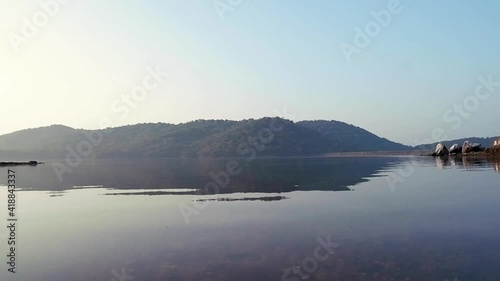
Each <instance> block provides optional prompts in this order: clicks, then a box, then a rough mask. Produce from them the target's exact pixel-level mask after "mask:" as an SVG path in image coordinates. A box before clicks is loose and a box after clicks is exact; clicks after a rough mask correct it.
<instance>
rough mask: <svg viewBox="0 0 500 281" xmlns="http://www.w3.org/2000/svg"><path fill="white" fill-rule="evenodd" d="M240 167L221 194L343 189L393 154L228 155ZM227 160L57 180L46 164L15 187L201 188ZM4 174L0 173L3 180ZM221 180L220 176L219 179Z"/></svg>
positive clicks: (108, 165)
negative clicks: (314, 155)
mask: <svg viewBox="0 0 500 281" xmlns="http://www.w3.org/2000/svg"><path fill="white" fill-rule="evenodd" d="M233 160H235V161H237V162H238V163H239V165H240V167H241V168H242V171H241V173H240V174H239V175H236V176H231V177H230V179H229V183H228V184H227V186H225V187H224V188H223V189H221V193H233V192H289V191H295V190H349V189H348V188H347V187H348V186H352V185H355V184H358V183H360V182H364V181H367V179H366V178H368V177H371V176H374V175H375V174H376V173H378V172H379V171H381V170H383V169H385V168H386V167H388V166H390V165H391V164H392V163H394V162H402V161H403V160H402V159H396V158H380V157H374V158H261V159H255V160H254V161H252V162H250V163H247V162H246V160H245V159H233ZM229 161H230V160H228V159H218V160H213V159H211V160H195V159H188V160H186V159H184V160H180V159H154V160H143V159H141V160H137V161H136V160H99V161H87V162H84V163H82V164H81V165H80V166H78V167H77V168H75V169H73V171H72V172H71V173H69V172H68V173H66V174H64V176H63V181H62V182H60V181H59V180H58V178H57V176H56V174H55V173H54V170H53V168H52V166H51V165H50V163H47V165H42V166H38V167H19V168H16V171H17V175H18V185H19V187H20V188H33V189H38V190H65V189H71V188H73V187H74V186H82V187H85V186H102V187H104V188H116V189H164V188H195V189H201V188H203V187H204V186H205V185H206V184H207V183H209V182H213V181H214V179H213V178H211V177H210V173H211V172H213V174H217V173H219V172H221V171H225V170H226V165H227V163H228V162H229ZM6 174H7V173H1V172H0V180H1V181H2V182H5V181H6V178H3V177H5V175H6ZM221 181H222V183H224V181H225V179H224V178H221Z"/></svg>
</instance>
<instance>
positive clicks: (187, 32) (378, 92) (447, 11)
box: [0, 0, 500, 145]
mask: <svg viewBox="0 0 500 281" xmlns="http://www.w3.org/2000/svg"><path fill="white" fill-rule="evenodd" d="M220 1H221V2H222V3H227V2H228V1H227V0H220ZM19 2H20V1H17V0H5V1H2V3H1V4H0V11H1V12H0V23H1V25H0V34H2V37H1V38H2V41H1V43H0V61H1V62H2V63H1V64H0V96H1V97H2V101H3V102H2V111H4V116H16V115H19V114H22V113H26V112H29V113H32V115H23V116H19V117H16V118H2V120H0V134H3V133H8V132H12V131H15V130H19V129H23V128H28V127H38V126H45V125H50V124H54V123H56V124H65V125H68V126H72V127H77V128H99V126H100V123H101V120H102V119H103V118H108V120H111V121H112V125H113V126H118V125H124V124H134V123H140V122H169V123H179V122H186V121H190V120H193V119H235V120H240V119H244V118H259V117H263V116H271V115H276V112H277V111H282V110H283V108H287V111H288V114H290V115H287V116H285V117H290V118H291V119H293V120H305V119H333V120H339V121H344V122H347V123H351V124H354V125H357V126H360V127H363V128H365V129H367V130H369V131H372V132H374V133H376V134H378V135H380V136H383V137H386V138H389V139H391V140H395V141H398V142H403V143H406V144H411V145H413V144H415V140H423V139H428V138H430V137H431V132H432V131H433V129H435V128H437V127H440V128H442V129H443V130H444V131H445V133H446V135H447V137H448V138H458V137H466V136H472V135H474V136H492V135H498V134H500V130H499V129H498V127H495V126H493V125H491V123H492V120H497V119H496V118H495V117H497V116H498V108H499V105H500V87H499V88H498V90H497V91H496V93H493V94H492V95H491V96H490V97H489V98H487V99H486V100H483V101H480V103H479V104H478V110H476V111H474V112H470V117H467V118H461V119H462V120H461V121H462V124H461V126H455V128H453V126H454V125H456V124H457V122H458V121H456V119H455V121H454V122H446V121H445V120H444V119H443V114H444V113H445V112H446V111H447V110H448V109H450V108H451V109H453V105H454V104H457V103H463V102H464V100H465V99H466V98H467V97H469V96H471V95H473V94H474V90H475V88H476V87H477V85H478V84H479V81H478V77H479V76H484V77H488V75H492V77H493V80H495V81H500V56H498V50H500V37H499V36H498V28H499V27H500V17H499V16H498V11H499V10H500V3H499V2H498V1H476V2H472V1H451V0H450V1H430V0H428V1H424V0H418V1H417V0H413V1H411V0H401V1H400V6H401V7H402V9H403V10H402V12H401V13H399V14H394V15H392V18H391V21H390V23H389V24H388V26H387V27H382V28H381V31H380V32H379V33H378V34H377V35H376V36H375V37H373V38H372V39H371V42H370V44H368V46H367V47H365V48H364V49H362V51H361V54H354V55H353V56H352V57H351V58H352V61H351V62H350V63H348V62H347V60H346V59H345V57H344V55H343V53H342V51H341V49H340V47H339V46H340V44H341V43H342V42H346V43H349V44H353V45H354V42H353V39H354V36H355V31H354V29H355V28H356V27H360V28H362V29H363V28H364V27H365V25H366V24H367V23H369V22H370V21H372V20H373V16H372V15H371V14H370V12H371V11H380V10H382V9H387V5H388V3H389V2H390V1H379V0H377V1H256V0H254V1H250V0H242V2H241V4H240V5H237V6H236V7H234V9H233V10H231V11H228V12H226V13H225V14H224V20H221V19H220V17H219V15H218V13H217V12H216V10H215V8H214V5H213V3H214V1H212V0H193V1H188V0H182V1H180V0H179V1H159V0H158V1H123V0H120V1H119V0H109V1H97V0H95V1H92V0H89V1H80V0H70V1H69V3H67V4H66V5H60V7H59V8H60V9H59V10H58V11H57V12H56V13H55V15H54V16H53V17H50V18H49V22H48V24H47V25H46V26H43V27H41V28H39V30H38V32H36V34H35V36H33V38H28V39H27V41H28V42H27V43H23V44H21V45H19V46H18V49H19V52H18V53H16V52H15V48H14V47H13V46H12V44H11V43H10V41H11V37H12V33H15V34H17V35H20V36H22V28H23V24H24V23H23V18H24V17H26V18H28V19H31V18H32V16H33V15H34V14H36V13H37V12H40V11H43V9H42V8H41V7H40V6H39V4H38V0H37V1H23V2H22V3H19ZM42 2H49V0H42ZM156 65H159V66H160V69H162V70H168V71H169V74H170V76H169V77H168V79H166V80H165V81H164V82H163V83H161V84H160V85H159V87H158V88H156V89H155V90H153V91H152V92H151V93H150V94H149V95H148V97H147V98H146V99H145V100H144V101H141V102H139V103H137V108H133V109H132V108H131V109H130V110H129V112H128V114H126V115H125V114H123V115H122V114H118V112H116V110H114V109H113V105H114V104H115V103H116V102H117V101H120V97H121V95H122V94H130V91H131V89H132V88H134V87H135V86H136V85H140V83H141V81H142V79H143V77H144V76H145V75H147V73H148V72H147V71H146V70H145V68H146V66H151V67H152V68H155V67H156ZM2 81H3V82H2ZM6 85H7V86H6ZM467 113H469V112H467ZM453 114H454V113H453ZM453 114H452V115H453ZM33 116H36V117H33ZM449 116H450V115H449Z"/></svg>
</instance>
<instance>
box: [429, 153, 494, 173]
mask: <svg viewBox="0 0 500 281" xmlns="http://www.w3.org/2000/svg"><path fill="white" fill-rule="evenodd" d="M436 166H437V167H438V168H440V169H443V168H448V167H450V168H459V169H465V170H477V169H484V168H493V169H495V170H496V171H500V160H499V159H494V158H478V157H461V156H457V157H453V156H450V157H436Z"/></svg>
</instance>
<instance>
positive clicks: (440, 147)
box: [432, 143, 450, 156]
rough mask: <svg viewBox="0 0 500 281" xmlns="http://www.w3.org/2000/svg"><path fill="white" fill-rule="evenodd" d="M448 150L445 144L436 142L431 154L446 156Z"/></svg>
mask: <svg viewBox="0 0 500 281" xmlns="http://www.w3.org/2000/svg"><path fill="white" fill-rule="evenodd" d="M449 153H450V152H449V151H448V148H446V145H444V144H442V143H438V144H437V145H436V150H434V153H433V154H432V155H433V156H446V155H448V154H449Z"/></svg>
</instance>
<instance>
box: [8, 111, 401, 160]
mask: <svg viewBox="0 0 500 281" xmlns="http://www.w3.org/2000/svg"><path fill="white" fill-rule="evenodd" d="M273 126H274V127H275V128H274V127H273ZM271 129H275V130H274V131H273V130H271ZM278 129H279V130H278ZM97 133H102V134H103V135H104V138H103V140H102V142H101V143H99V144H98V145H96V146H94V147H93V148H92V153H91V155H90V156H89V157H93V158H119V157H187V158H206V157H209V158H211V157H237V156H242V157H247V155H250V154H255V156H285V157H286V156H311V155H322V154H326V153H332V152H364V151H402V150H410V149H411V147H409V146H405V145H403V144H400V143H395V142H392V141H390V140H387V139H385V138H381V137H378V136H376V135H375V134H372V133H370V132H368V131H366V130H364V129H362V128H359V127H356V126H353V125H349V124H347V123H343V122H339V121H326V120H315V121H301V122H292V121H290V120H286V119H282V118H278V117H274V118H270V117H265V118H261V119H247V120H242V121H230V120H196V121H192V122H188V123H183V124H177V125H174V124H167V123H148V124H137V125H129V126H123V127H118V128H109V129H105V130H102V131H101V130H83V129H73V128H70V127H66V126H62V125H53V126H49V127H41V128H36V129H27V130H22V131H18V132H14V133H11V134H7V135H3V136H0V157H2V158H12V157H18V158H29V159H32V158H60V157H65V156H66V154H67V151H66V148H67V147H70V148H73V149H75V148H76V146H77V144H78V143H80V142H82V141H86V140H87V137H86V135H90V134H97Z"/></svg>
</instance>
